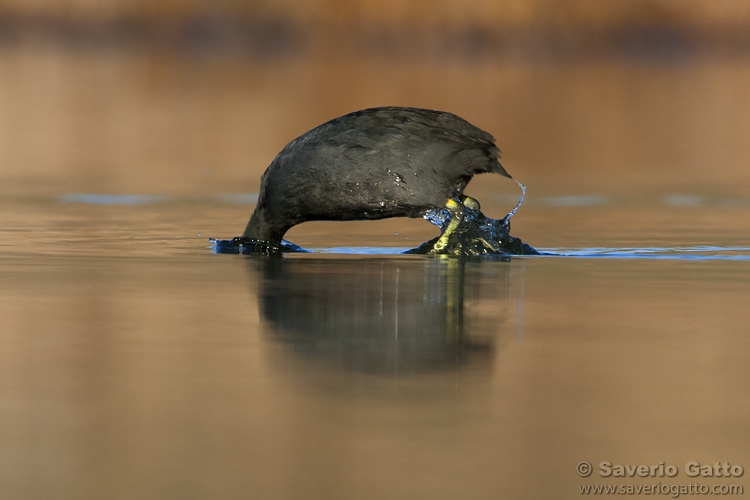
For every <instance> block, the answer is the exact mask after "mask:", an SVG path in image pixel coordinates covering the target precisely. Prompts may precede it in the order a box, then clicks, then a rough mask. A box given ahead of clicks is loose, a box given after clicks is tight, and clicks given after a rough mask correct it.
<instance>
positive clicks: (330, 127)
mask: <svg viewBox="0 0 750 500" xmlns="http://www.w3.org/2000/svg"><path fill="white" fill-rule="evenodd" d="M499 153H500V151H499V150H498V148H497V146H496V145H495V139H494V138H493V137H492V136H491V135H490V134H488V133H487V132H484V131H482V130H480V129H478V128H476V127H475V126H473V125H471V124H470V123H469V122H467V121H465V120H463V119H462V118H459V117H458V116H456V115H453V114H450V113H445V112H440V111H432V110H426V109H416V108H399V107H385V108H372V109H366V110H364V111H357V112H355V113H351V114H348V115H346V116H342V117H340V118H336V119H334V120H331V121H329V122H327V123H324V124H323V125H320V126H319V127H317V128H314V129H313V130H311V131H309V132H307V133H305V134H303V135H302V136H300V137H298V138H297V139H295V140H293V141H292V142H290V143H289V144H287V146H286V147H285V148H284V149H283V150H282V151H281V152H280V153H279V154H278V155H277V156H276V158H275V159H274V160H273V162H272V163H271V165H270V166H269V167H268V169H267V170H266V172H265V174H263V177H262V179H261V186H260V194H259V197H258V205H257V206H256V208H255V212H253V215H252V217H251V218H250V221H249V222H248V224H247V227H246V228H245V232H244V233H243V235H242V236H243V237H244V238H250V239H253V240H262V241H265V242H267V243H269V244H271V245H276V246H277V245H279V244H280V243H281V239H282V237H283V236H284V233H286V232H287V231H288V230H289V228H291V227H292V226H294V225H296V224H299V223H302V222H305V221H312V220H357V219H384V218H387V217H422V216H424V215H425V214H426V213H427V212H429V211H431V210H443V209H446V208H447V209H448V211H449V213H450V218H451V222H450V224H449V225H448V227H447V228H446V229H445V231H444V232H443V234H442V235H441V236H440V238H439V239H438V240H437V242H436V243H435V245H434V247H435V249H440V248H443V247H445V246H446V245H447V243H448V240H449V238H450V235H451V233H452V232H453V231H454V230H455V229H456V228H457V227H458V226H459V225H460V223H461V221H462V219H463V217H464V213H465V207H468V208H471V209H474V210H478V208H479V204H478V202H476V200H473V199H472V198H469V197H467V196H463V194H462V193H463V189H464V187H466V184H467V183H468V182H469V180H471V178H472V176H474V175H475V174H480V173H497V174H501V175H504V176H506V177H510V175H509V174H508V173H507V172H506V171H505V169H504V168H503V167H502V166H501V165H500V163H498V157H499Z"/></svg>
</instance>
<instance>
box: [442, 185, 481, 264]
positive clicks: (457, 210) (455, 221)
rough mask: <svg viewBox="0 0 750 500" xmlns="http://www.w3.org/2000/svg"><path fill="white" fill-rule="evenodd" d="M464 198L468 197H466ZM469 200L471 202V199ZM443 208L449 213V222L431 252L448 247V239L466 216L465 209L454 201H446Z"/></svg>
mask: <svg viewBox="0 0 750 500" xmlns="http://www.w3.org/2000/svg"><path fill="white" fill-rule="evenodd" d="M466 198H469V197H468V196H467V197H466ZM469 199H470V200H473V198H469ZM474 201H476V200H474ZM445 208H447V209H448V212H449V213H450V217H451V221H450V222H449V223H448V227H447V228H445V231H443V234H442V235H440V238H439V239H438V240H437V241H436V242H435V245H434V246H433V247H432V251H433V252H440V251H442V250H443V249H445V247H447V246H448V240H449V239H450V237H451V234H453V232H454V231H455V230H456V228H458V226H459V225H460V224H461V221H462V220H464V215H466V210H465V207H464V206H463V205H462V204H461V203H459V202H457V201H456V200H453V199H450V200H448V203H446V204H445Z"/></svg>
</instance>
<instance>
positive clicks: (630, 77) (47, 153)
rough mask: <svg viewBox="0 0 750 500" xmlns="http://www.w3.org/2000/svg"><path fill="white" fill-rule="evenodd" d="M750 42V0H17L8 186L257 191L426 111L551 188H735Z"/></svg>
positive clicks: (2, 89)
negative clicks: (381, 110)
mask: <svg viewBox="0 0 750 500" xmlns="http://www.w3.org/2000/svg"><path fill="white" fill-rule="evenodd" d="M748 55H750V4H748V3H747V2H744V1H741V0H724V1H721V2H714V1H710V0H681V1H665V0H661V1H657V0H638V1H628V2H600V1H596V0H581V1H575V2H568V1H556V0H531V1H528V0H504V1H494V0H493V1H486V0H481V1H480V0H473V1H465V2H454V1H433V0H431V1H413V2H398V1H385V0H381V1H362V2H348V1H341V0H316V1H307V2H299V1H294V2H292V1H253V2H235V1H228V0H224V1H214V2H199V1H175V0H168V1H160V2H142V1H141V2H138V1H113V0H111V1H93V0H74V1H67V2H49V1H26V0H24V1H20V0H18V1H15V0H4V1H3V2H2V4H1V5H0V75H1V76H0V141H2V142H1V143H0V169H1V170H0V181H2V187H0V193H2V194H5V195H6V196H10V195H18V196H26V195H27V194H30V193H36V194H56V193H64V192H70V191H75V192H78V191H84V192H97V193H114V194H116V193H166V194H175V193H176V194H186V193H187V194H196V193H204V192H254V191H255V190H257V184H258V177H259V175H260V174H261V173H262V171H263V170H264V169H265V167H266V166H267V165H268V163H269V162H270V161H271V159H272V158H273V156H274V155H275V154H276V153H277V152H278V151H279V150H280V149H281V148H282V147H283V146H284V145H285V144H286V143H287V142H288V141H289V140H291V139H292V138H294V137H296V136H297V135H299V134H301V133H303V132H305V131H306V130H308V129H310V128H312V127H314V126H316V125H318V124H320V123H322V122H324V121H326V120H328V119H330V118H333V117H335V116H339V115H341V114H344V113H347V112H350V111H353V110H355V109H361V108H366V107H371V106H381V105H408V106H418V107H428V108H439V109H443V110H446V111H451V112H454V113H456V114H459V115H460V116H463V117H464V118H466V119H468V120H469V121H471V122H473V123H475V124H476V125H478V126H480V127H481V128H484V129H486V130H488V131H490V132H491V133H493V134H494V135H495V136H496V137H497V138H498V142H499V144H500V146H501V149H502V150H503V153H504V155H503V158H504V164H505V165H506V167H507V168H508V170H509V171H510V172H511V173H512V174H514V175H515V176H517V177H519V178H520V179H521V180H523V181H524V182H525V183H527V184H528V185H529V187H530V188H531V191H530V198H529V199H530V200H531V201H532V202H533V199H534V196H536V195H541V194H546V195H558V194H566V195H571V194H572V195H587V194H600V193H605V194H615V195H621V196H625V195H627V196H632V195H633V193H639V196H640V195H646V196H648V195H649V193H651V192H656V193H662V192H673V191H674V192H676V193H688V194H690V193H700V194H706V195H708V196H715V197H737V196H740V195H742V193H744V192H745V191H746V189H747V187H748V185H749V184H750V173H748V172H750V169H747V168H746V165H747V161H748V159H750V146H749V145H748V144H747V141H746V140H745V131H746V130H748V128H749V127H750V109H749V108H748V102H750V95H748V94H749V93H750V90H749V89H750V70H749V69H748V68H750V66H749V64H748V63H749V62H750V59H749V58H748ZM477 187H478V188H479V189H480V190H481V189H482V186H477ZM492 189H496V186H494V185H493V187H492ZM510 191H512V187H511V189H510Z"/></svg>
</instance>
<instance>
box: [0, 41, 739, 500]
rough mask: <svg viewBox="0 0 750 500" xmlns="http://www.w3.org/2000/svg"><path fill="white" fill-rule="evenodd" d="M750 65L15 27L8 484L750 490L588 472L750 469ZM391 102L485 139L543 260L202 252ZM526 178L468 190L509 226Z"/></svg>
mask: <svg viewBox="0 0 750 500" xmlns="http://www.w3.org/2000/svg"><path fill="white" fill-rule="evenodd" d="M747 68H748V66H747V65H746V64H745V62H744V60H739V61H732V60H721V61H719V60H705V61H694V62H688V63H677V64H672V65H657V64H648V63H647V64H614V63H612V62H607V61H599V62H595V63H592V64H584V63H577V62H571V63H570V64H559V65H557V64H539V65H523V64H519V63H518V62H512V61H482V60H480V61H476V62H473V63H462V65H458V66H456V65H453V66H448V67H442V66H440V65H437V64H434V65H432V64H427V63H419V62H414V63H413V64H393V65H388V64H386V63H385V62H383V61H368V62H367V63H365V62H356V61H354V62H353V61H346V64H344V62H342V61H338V62H337V61H327V60H326V61H313V62H306V61H298V60H294V61H290V62H288V63H287V64H276V63H268V62H266V63H259V62H258V61H251V60H249V61H244V62H242V63H237V62H236V61H232V62H230V61H225V60H215V59H197V60H189V58H186V60H180V59H165V58H164V57H161V56H159V55H158V54H153V55H150V56H149V57H143V56H136V55H133V54H130V53H127V52H126V53H118V54H114V55H112V54H108V53H97V52H96V51H91V52H86V51H82V52H80V53H76V52H60V51H58V50H56V49H54V48H49V49H48V50H39V51H36V52H35V51H33V50H27V49H18V50H15V49H3V50H2V51H0V70H2V74H3V75H10V76H9V77H8V78H2V79H0V111H2V113H0V132H2V133H1V134H0V135H1V136H2V138H3V142H2V143H0V160H2V165H3V167H2V170H0V180H1V181H2V182H1V183H0V195H1V196H0V212H2V213H3V215H4V217H3V223H2V225H0V317H2V320H3V323H2V327H1V328H0V332H1V334H0V418H1V419H2V425H0V444H1V445H0V488H1V489H2V491H3V494H2V496H3V498H9V499H21V500H27V499H28V500H31V499H49V498H55V499H61V500H66V499H71V500H73V499H75V500H80V499H100V498H107V499H123V500H124V499H132V498H143V499H164V498H181V499H193V498H194V499H204V498H217V499H218V498H221V499H231V498H238V499H240V498H242V499H246V498H264V499H290V498H308V499H352V498H359V499H382V498H408V499H430V500H436V499H455V498H471V499H497V498H580V496H581V495H580V493H579V489H578V488H579V485H580V484H597V483H602V484H653V483H656V482H659V481H661V482H664V483H669V484H683V483H691V482H695V483H700V484H704V485H713V484H722V485H729V484H738V485H743V486H745V487H746V486H747V479H746V477H747V474H745V476H743V477H741V478H697V479H692V478H687V477H686V476H685V475H684V474H682V473H680V475H679V476H678V477H676V478H628V480H627V481H621V480H620V481H618V480H615V479H612V478H610V479H606V480H605V479H603V478H599V479H597V478H596V476H593V477H590V478H586V479H582V478H581V477H579V475H578V474H577V473H576V465H577V464H578V463H579V462H581V461H584V460H585V461H589V462H591V463H592V464H598V463H599V462H600V461H605V460H608V461H612V462H615V463H622V464H647V465H648V464H658V463H659V462H660V461H663V462H665V463H670V464H675V465H677V466H678V467H679V468H680V469H682V467H683V465H684V464H685V463H686V462H689V461H699V462H704V463H711V464H713V463H715V462H717V461H720V462H724V461H727V462H730V463H732V464H740V465H742V466H744V468H745V469H746V470H747V469H748V468H749V467H750V452H749V451H748V450H750V437H748V436H749V435H748V432H747V422H748V421H750V400H749V399H748V397H747V388H748V384H750V364H748V362H747V359H748V355H749V354H750V340H749V338H750V337H748V313H747V304H748V303H750V262H749V261H748V256H749V255H750V251H748V247H749V246H750V242H749V241H748V223H747V221H748V220H750V202H749V201H748V200H749V198H748V195H747V193H748V192H750V191H748V187H749V186H750V184H749V178H748V170H747V168H746V165H747V164H748V159H749V158H750V154H749V153H748V146H747V145H748V142H747V141H746V140H745V135H744V134H745V131H746V130H748V129H749V128H750V113H748V105H747V103H748V102H750V96H748V89H750V85H748V84H747V83H748V75H750V73H749V72H748V69H747ZM11 76H12V77H11ZM385 104H391V105H392V104H403V105H412V106H424V107H432V108H441V109H446V110H449V111H453V112H456V113H458V114H459V115H461V116H464V117H466V118H468V119H470V120H471V121H472V122H475V123H477V125H480V126H482V127H483V128H486V129H488V130H490V131H491V132H492V133H493V134H495V135H496V136H497V137H498V139H499V143H500V146H501V149H502V150H503V151H504V159H503V162H504V165H505V167H506V168H507V169H508V170H509V172H511V173H512V174H513V175H514V176H515V177H517V178H519V179H520V180H521V181H522V182H524V183H525V184H526V185H527V187H528V196H527V199H526V201H525V203H524V205H523V206H522V207H521V209H520V210H519V212H518V213H517V214H516V215H515V216H514V217H513V221H512V228H511V234H513V235H514V236H518V237H520V238H522V239H523V241H524V242H527V243H529V244H531V245H532V246H534V247H536V248H538V249H541V250H545V251H549V252H554V253H556V254H558V255H556V256H539V257H523V258H511V259H510V260H506V261H502V260H495V259H470V260H466V261H461V260H456V259H452V258H436V257H429V256H418V255H399V253H400V252H402V251H403V250H404V249H407V248H414V247H416V246H418V245H419V244H420V243H422V242H424V241H426V240H428V239H430V238H433V237H434V236H436V234H437V229H436V228H435V227H434V226H432V225H430V224H429V223H427V222H426V221H424V220H400V219H394V220H387V221H372V222H351V223H325V222H315V223H307V224H302V225H300V226H298V227H295V228H293V229H292V230H291V231H290V232H289V233H288V235H287V238H288V239H289V240H290V241H292V242H294V243H296V244H299V245H301V246H303V247H305V248H308V249H312V250H314V253H310V254H295V255H291V254H289V255H284V256H282V257H278V258H271V259H257V258H252V257H250V256H241V255H219V254H216V253H214V252H213V249H212V248H211V245H210V243H209V237H216V238H225V239H226V238H231V237H234V236H237V235H239V233H240V232H241V230H242V228H243V227H244V225H245V223H246V222H247V218H248V217H249V216H250V213H251V211H252V204H253V203H254V201H255V193H257V186H258V178H259V176H260V174H261V173H262V171H263V169H264V168H265V167H266V166H267V164H268V163H270V161H271V159H272V158H273V156H274V155H275V154H276V153H277V152H278V151H279V150H280V149H281V148H282V147H283V146H284V144H286V142H287V141H289V140H290V139H292V138H293V137H295V136H296V135H299V134H301V133H303V132H304V131H306V130H308V129H309V128H311V127H313V126H315V125H318V124H320V123H322V122H324V121H326V120H328V119H330V118H332V117H334V116H337V115H340V114H343V113H346V112H350V111H352V110H354V109H360V108H364V107H368V106H372V105H385ZM517 191H518V190H517V188H516V187H515V185H514V184H513V183H512V181H511V182H510V183H509V184H504V183H503V182H502V179H493V178H491V177H480V178H478V179H476V180H474V181H473V182H472V183H471V184H470V185H469V187H468V189H467V194H469V195H471V196H474V197H476V198H478V199H479V200H480V201H481V202H482V210H483V211H484V212H485V213H487V214H488V215H489V216H492V217H502V216H503V215H504V214H506V213H508V211H509V210H510V208H512V207H513V206H514V205H515V203H516V201H517V199H518V194H519V193H518V192H517Z"/></svg>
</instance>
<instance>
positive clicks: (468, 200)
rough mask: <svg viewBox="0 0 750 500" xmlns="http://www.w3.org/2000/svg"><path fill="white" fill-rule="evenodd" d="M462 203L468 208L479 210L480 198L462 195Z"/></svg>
mask: <svg viewBox="0 0 750 500" xmlns="http://www.w3.org/2000/svg"><path fill="white" fill-rule="evenodd" d="M461 203H463V204H464V206H465V207H466V208H470V209H472V210H476V211H477V212H478V211H479V208H480V207H479V200H477V199H475V198H472V197H471V196H466V195H461Z"/></svg>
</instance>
